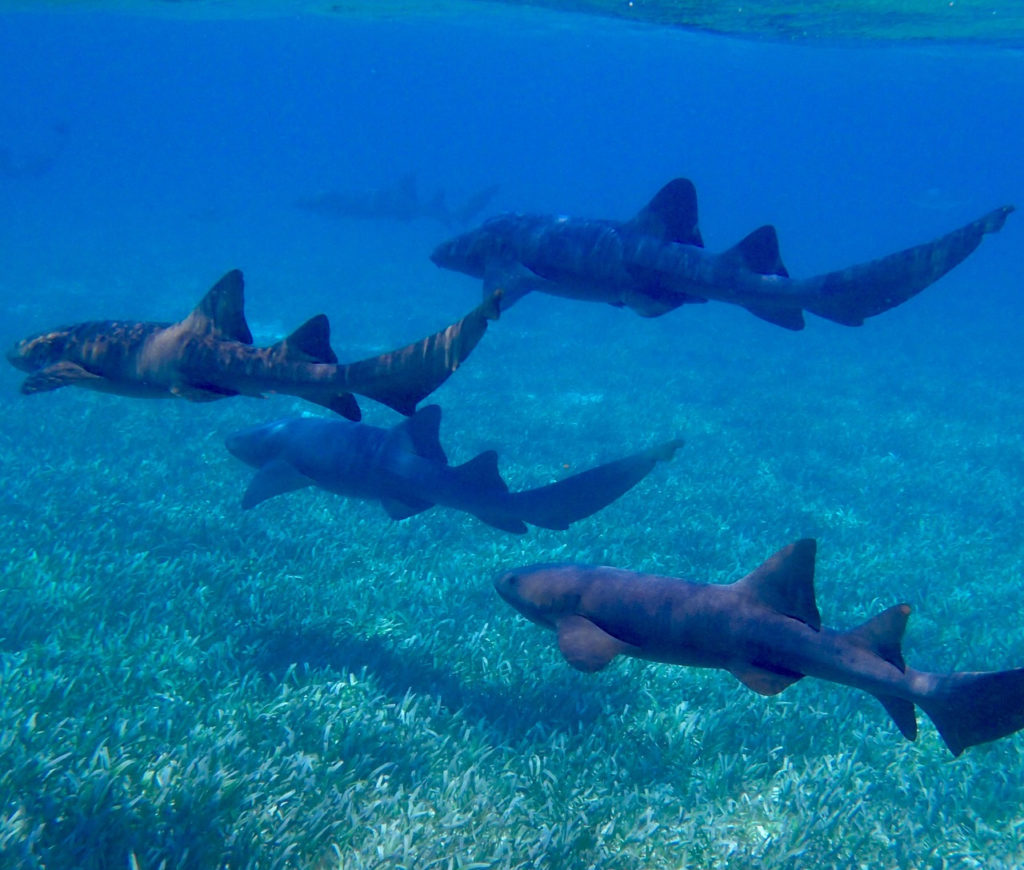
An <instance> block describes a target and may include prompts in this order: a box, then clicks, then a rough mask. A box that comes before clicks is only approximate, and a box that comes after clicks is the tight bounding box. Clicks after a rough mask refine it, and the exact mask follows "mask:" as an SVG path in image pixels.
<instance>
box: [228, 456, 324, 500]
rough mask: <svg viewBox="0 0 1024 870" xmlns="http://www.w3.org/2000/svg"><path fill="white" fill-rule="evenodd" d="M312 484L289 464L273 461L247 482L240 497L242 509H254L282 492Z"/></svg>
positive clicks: (278, 460)
mask: <svg viewBox="0 0 1024 870" xmlns="http://www.w3.org/2000/svg"><path fill="white" fill-rule="evenodd" d="M313 484H314V482H313V481H312V480H311V479H310V478H308V477H306V475H304V474H301V473H300V472H298V471H296V470H295V469H294V468H293V467H292V466H291V465H290V464H289V463H287V462H285V461H283V460H281V459H274V460H272V461H270V462H268V463H267V464H266V465H264V466H262V467H261V468H260V469H259V471H257V472H256V473H255V474H254V475H253V476H252V480H251V481H249V488H248V489H247V490H246V491H245V495H244V496H242V509H243V510H248V509H249V508H252V507H256V505H258V504H259V503H260V502H261V501H266V500H267V499H268V498H273V497H274V496H275V495H280V494H281V493H284V492H292V491H293V490H296V489H302V488H303V487H305V486H313Z"/></svg>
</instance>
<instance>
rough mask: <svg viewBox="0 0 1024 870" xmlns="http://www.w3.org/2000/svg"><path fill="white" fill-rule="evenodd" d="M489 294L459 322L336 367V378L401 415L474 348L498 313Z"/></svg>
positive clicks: (494, 297)
mask: <svg viewBox="0 0 1024 870" xmlns="http://www.w3.org/2000/svg"><path fill="white" fill-rule="evenodd" d="M500 298H501V294H500V293H494V294H492V295H491V296H489V297H488V298H487V299H485V300H484V301H483V302H482V303H481V304H480V305H478V306H477V307H476V308H474V309H473V310H472V311H470V312H469V314H467V315H466V316H465V317H463V318H462V319H461V320H457V321H456V322H455V323H453V324H451V325H450V326H447V327H446V328H444V329H442V330H441V331H440V332H435V333H434V334H433V335H428V336H427V337H426V338H422V339H420V340H419V341H415V342H413V343H412V344H409V345H406V346H405V347H403V348H399V349H398V350H392V351H388V352H387V353H382V354H380V355H379V356H375V357H371V358H369V359H364V360H360V361H359V362H354V363H349V364H348V365H343V366H339V367H338V368H339V371H338V381H339V382H340V383H343V384H344V385H345V386H346V387H347V388H348V389H349V390H351V391H352V392H353V393H359V394H360V395H361V396H368V397H369V398H371V399H374V400H375V401H378V402H381V403H382V404H384V405H387V406H388V407H389V408H393V409H394V410H396V411H398V413H400V414H405V415H406V416H408V415H410V414H412V413H413V412H414V411H415V410H416V405H418V404H419V403H420V402H421V401H423V399H425V398H426V397H427V396H429V395H430V394H431V393H432V392H434V390H436V389H437V388H438V387H439V386H441V384H443V383H444V382H445V381H446V380H448V378H449V377H450V376H451V374H452V372H454V371H455V370H456V369H457V368H458V367H459V366H460V365H461V364H462V363H463V361H464V360H465V359H466V357H468V356H469V355H470V353H472V352H473V348H475V347H476V346H477V343H478V342H479V341H480V339H481V338H483V336H484V333H485V332H486V331H487V324H488V322H489V321H491V320H497V319H498V315H499V313H500V307H499V300H500Z"/></svg>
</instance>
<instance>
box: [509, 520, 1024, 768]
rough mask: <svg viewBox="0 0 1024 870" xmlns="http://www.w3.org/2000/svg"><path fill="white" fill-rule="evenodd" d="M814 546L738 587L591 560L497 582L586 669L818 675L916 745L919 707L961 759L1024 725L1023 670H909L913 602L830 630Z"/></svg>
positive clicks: (775, 687) (751, 682)
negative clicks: (624, 665)
mask: <svg viewBox="0 0 1024 870" xmlns="http://www.w3.org/2000/svg"><path fill="white" fill-rule="evenodd" d="M815 550H816V545H815V542H814V541H813V540H810V539H807V540H802V541H797V542H796V543H795V544H791V545H790V546H788V547H786V548H785V549H783V550H780V551H779V552H778V553H776V554H775V555H774V556H772V557H771V558H770V559H769V560H768V561H766V562H765V563H764V564H763V565H761V567H759V568H758V569H757V570H755V571H753V572H752V573H750V574H748V575H747V576H746V577H744V578H743V579H742V580H738V581H736V582H735V583H731V584H729V585H717V586H716V585H707V584H703V583H691V582H689V581H687V580H680V579H677V578H675V577H659V576H655V575H651V574H636V573H634V572H632V571H623V570H620V569H618V568H601V567H593V566H590V565H531V566H528V567H525V568H517V569H515V570H513V571H510V572H508V573H506V574H503V575H502V576H500V577H499V578H497V579H496V580H495V581H494V585H495V588H496V589H497V591H498V594H499V595H500V596H501V597H502V598H503V599H505V601H507V602H508V603H509V604H511V605H512V606H513V607H514V608H515V609H516V610H518V611H519V612H520V613H522V614H523V615H524V616H526V617H527V618H528V619H531V620H532V621H534V622H536V623H538V624H540V625H543V626H544V627H546V628H550V629H554V630H555V631H556V632H557V634H558V648H559V649H560V650H561V652H562V655H563V656H564V657H565V659H566V660H567V661H568V662H569V664H571V665H572V666H573V667H575V668H578V669H579V670H581V671H598V670H600V669H601V668H603V667H605V666H606V665H607V664H608V663H609V662H610V661H611V660H612V659H613V658H615V656H616V655H620V654H621V655H629V656H635V657H636V658H642V659H649V660H651V661H656V662H667V663H669V664H676V665H692V666H696V667H703V668H722V669H724V670H727V671H729V672H730V673H732V674H733V675H735V676H736V677H737V678H738V679H739V680H740V681H741V682H742V683H743V684H744V685H746V686H748V687H749V688H751V689H753V690H754V691H755V692H759V693H760V694H762V695H775V694H777V693H778V692H781V691H782V690H783V689H785V688H786V687H787V686H790V685H792V684H793V683H795V682H796V681H797V680H799V679H801V678H802V677H805V676H806V677H818V678H819V679H823V680H830V681H831V682H834V683H842V684H843V685H846V686H853V687H854V688H856V689H862V690H864V691H865V692H869V693H871V694H872V695H874V696H875V697H876V698H878V700H879V701H881V702H882V705H883V706H884V707H885V709H886V711H887V712H888V713H889V715H890V716H891V717H892V718H893V720H894V721H895V723H896V726H897V727H898V728H899V729H900V732H901V733H902V734H903V736H904V737H906V738H907V739H908V740H913V739H914V738H915V737H916V736H917V718H916V715H915V711H914V705H915V704H916V705H917V706H919V707H921V709H923V710H924V711H925V713H927V714H928V716H929V718H930V719H931V720H932V722H934V723H935V726H936V727H937V728H938V730H939V734H940V735H941V736H942V739H943V740H944V741H945V742H946V746H948V747H949V750H950V752H952V753H953V754H954V755H959V754H960V753H961V752H963V751H964V749H965V748H967V747H968V746H973V745H974V744H976V743H985V742H987V741H989V740H996V739H998V738H1000V737H1005V736H1006V735H1008V734H1012V733H1014V732H1015V731H1018V730H1020V729H1021V728H1024V668H1019V669H1017V670H1010V671H988V672H954V673H949V674H934V673H927V672H925V671H915V670H913V669H912V668H908V667H907V666H906V664H905V663H904V661H903V653H902V651H901V649H900V645H901V642H902V639H903V631H904V628H905V627H906V624H907V617H908V616H909V615H910V607H909V605H906V604H897V605H896V606H895V607H890V608H889V609H888V610H885V611H883V612H882V613H880V614H879V615H878V616H876V617H874V618H873V619H870V620H868V621H867V622H866V623H864V624H863V625H861V626H860V627H858V628H854V629H852V630H850V631H834V630H832V629H828V628H823V627H822V625H821V616H820V615H819V613H818V607H817V604H816V603H815V597H814V557H815Z"/></svg>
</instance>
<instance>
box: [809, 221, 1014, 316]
mask: <svg viewBox="0 0 1024 870" xmlns="http://www.w3.org/2000/svg"><path fill="white" fill-rule="evenodd" d="M1012 211H1013V206H1012V205H1007V206H1003V207H1002V208H997V209H995V210H994V211H991V212H989V213H988V214H986V215H985V216H983V217H981V218H979V219H978V220H976V221H972V222H971V223H969V224H967V225H965V226H962V227H960V228H959V229H956V230H953V231H952V232H951V233H947V234H946V235H944V236H942V237H941V238H938V239H934V240H933V241H930V242H926V243H925V244H923V245H917V246H916V247H913V248H908V249H907V250H905V251H900V252H899V253H896V254H890V255H889V256H888V257H882V258H881V259H879V260H872V261H871V262H868V263H861V264H859V265H857V266H851V267H850V268H848V269H842V270H840V271H838V272H830V273H828V274H827V275H821V276H819V277H817V278H810V279H808V281H807V283H808V284H810V285H812V286H813V288H814V289H813V298H811V299H810V301H808V302H806V303H804V305H803V307H804V308H806V309H807V310H808V311H810V312H811V313H812V314H817V315H818V316H819V317H824V318H825V319H826V320H831V321H834V322H835V323H841V324H843V325H844V326H860V325H861V324H863V323H864V319H865V318H867V317H874V316H875V315H876V314H881V313H882V312H883V311H888V310H889V309H890V308H895V307H896V306H897V305H901V304H902V303H904V302H906V301H907V300H908V299H910V298H911V297H912V296H916V295H917V294H918V293H920V292H921V291H922V290H924V289H925V287H928V286H929V285H930V284H933V283H934V282H935V281H938V280H939V278H941V277H942V276H943V275H945V274H946V273H947V272H948V271H950V270H951V269H952V268H954V267H955V266H958V265H959V264H960V263H962V262H963V261H964V260H965V259H966V258H967V257H968V256H970V254H972V253H973V252H974V250H975V248H977V247H978V245H980V244H981V240H982V238H984V236H985V235H987V234H988V233H997V232H999V230H1001V229H1002V228H1003V224H1004V223H1005V222H1006V217H1007V215H1009V214H1010V212H1012Z"/></svg>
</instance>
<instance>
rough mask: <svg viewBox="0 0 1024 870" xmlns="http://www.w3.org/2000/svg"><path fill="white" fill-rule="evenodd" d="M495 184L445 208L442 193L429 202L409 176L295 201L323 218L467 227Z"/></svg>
mask: <svg viewBox="0 0 1024 870" xmlns="http://www.w3.org/2000/svg"><path fill="white" fill-rule="evenodd" d="M497 192H498V185H496V184H495V185H491V186H489V187H485V188H482V189H481V190H478V191H477V192H476V193H474V194H472V195H471V196H470V197H469V198H468V199H466V200H465V202H463V203H461V204H460V205H457V206H454V207H453V206H449V205H448V197H447V196H446V194H445V192H444V191H443V190H437V191H436V192H435V193H434V195H433V196H431V197H430V198H429V199H424V198H423V197H421V196H420V193H419V189H418V187H417V183H416V176H415V175H413V174H409V175H404V176H402V178H400V179H399V180H398V182H397V183H396V184H394V185H392V186H390V187H379V188H371V189H368V190H329V191H324V192H322V193H318V194H315V195H313V196H306V197H302V198H300V199H298V200H296V202H295V205H296V206H297V207H298V208H301V209H304V210H305V211H309V212H313V213H314V214H319V215H323V216H325V217H334V218H361V219H370V220H396V221H403V222H406V221H412V220H417V219H419V218H428V219H430V220H434V221H437V222H438V223H440V224H442V225H443V226H446V227H458V226H463V225H465V224H468V223H469V222H470V221H471V220H473V218H475V217H476V216H477V215H479V214H480V212H482V211H483V210H484V208H486V207H487V204H488V203H489V202H490V201H491V199H493V198H494V195H495V194H496V193H497Z"/></svg>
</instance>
